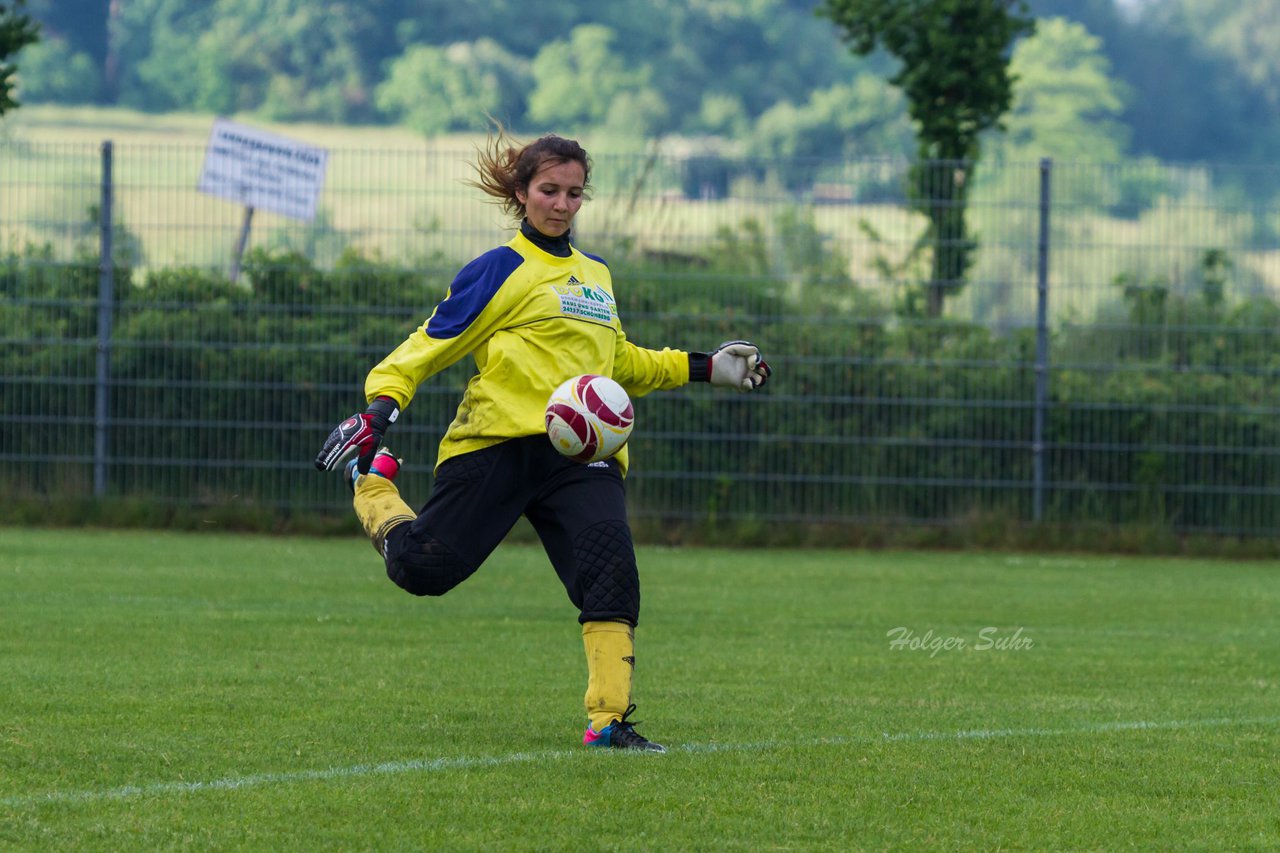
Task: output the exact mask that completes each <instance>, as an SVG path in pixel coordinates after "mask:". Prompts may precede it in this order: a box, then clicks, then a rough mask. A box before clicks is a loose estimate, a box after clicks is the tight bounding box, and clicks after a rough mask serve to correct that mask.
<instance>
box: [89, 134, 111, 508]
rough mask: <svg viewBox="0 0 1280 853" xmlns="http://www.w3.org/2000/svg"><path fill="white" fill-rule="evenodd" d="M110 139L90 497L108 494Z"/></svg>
mask: <svg viewBox="0 0 1280 853" xmlns="http://www.w3.org/2000/svg"><path fill="white" fill-rule="evenodd" d="M111 161H112V146H111V140H109V139H108V140H107V141H106V142H103V143H102V201H101V204H100V206H99V217H98V218H99V222H98V225H99V228H100V231H99V239H98V377H97V384H96V386H95V388H96V393H95V400H94V418H93V496H94V497H95V498H101V497H103V496H105V495H106V493H107V456H108V452H109V451H108V447H109V445H108V438H109V435H108V426H109V424H108V418H109V416H110V412H111V407H110V403H111V396H110V394H111V319H112V312H113V311H114V308H115V268H114V267H113V266H112V262H111V256H112V246H111V238H112V228H111V216H112V214H111V195H112V186H111V185H112V177H111Z"/></svg>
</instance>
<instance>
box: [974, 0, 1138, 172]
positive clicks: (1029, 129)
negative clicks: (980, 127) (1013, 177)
mask: <svg viewBox="0 0 1280 853" xmlns="http://www.w3.org/2000/svg"><path fill="white" fill-rule="evenodd" d="M1009 67H1010V70H1011V71H1012V73H1013V76H1014V77H1015V78H1016V80H1017V83H1016V85H1015V87H1014V102H1013V108H1012V109H1011V110H1010V112H1009V115H1008V117H1007V119H1006V120H1005V131H1006V132H1005V133H1004V135H1003V137H1002V138H1001V139H999V140H992V141H993V142H994V143H995V145H997V146H1004V147H1005V148H1006V149H1007V151H1008V150H1012V151H1017V152H1019V153H1023V154H1025V155H1029V156H1033V157H1044V156H1047V157H1053V158H1056V159H1063V160H1075V161H1090V162H1094V163H1114V162H1118V161H1119V160H1120V159H1121V158H1122V157H1123V155H1124V150H1125V146H1126V142H1127V140H1126V136H1127V130H1126V128H1125V127H1124V125H1122V124H1121V123H1120V120H1119V119H1120V116H1121V114H1122V113H1123V112H1124V108H1125V90H1124V87H1123V86H1122V85H1121V84H1120V83H1119V82H1118V81H1116V80H1115V79H1113V78H1112V77H1111V64H1110V62H1109V61H1108V60H1107V58H1106V55H1105V54H1103V52H1102V43H1101V41H1100V40H1099V39H1098V38H1097V37H1096V36H1094V35H1093V34H1091V33H1090V32H1089V31H1088V30H1086V29H1085V28H1084V27H1083V26H1082V25H1081V24H1078V23H1075V22H1073V21H1068V20H1067V19H1065V18H1049V19H1043V20H1040V21H1038V22H1037V24H1036V32H1035V35H1034V36H1032V37H1030V38H1027V39H1024V40H1022V41H1021V42H1019V43H1018V45H1017V46H1016V47H1015V48H1014V50H1013V57H1012V60H1011V61H1010V64H1009Z"/></svg>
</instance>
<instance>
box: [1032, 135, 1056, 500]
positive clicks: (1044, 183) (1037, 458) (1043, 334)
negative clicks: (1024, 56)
mask: <svg viewBox="0 0 1280 853" xmlns="http://www.w3.org/2000/svg"><path fill="white" fill-rule="evenodd" d="M1052 175H1053V160H1051V159H1050V158H1048V157H1044V158H1042V159H1041V160H1040V243H1039V258H1038V263H1037V266H1036V403H1035V424H1034V426H1033V427H1032V430H1033V435H1032V438H1031V452H1032V458H1033V463H1034V475H1033V476H1034V477H1035V484H1034V499H1033V502H1032V505H1033V520H1034V521H1035V522H1036V523H1037V524H1039V523H1040V522H1041V521H1043V520H1044V488H1045V486H1044V420H1045V408H1046V407H1047V405H1048V398H1049V322H1048V317H1049V188H1050V179H1051V178H1052Z"/></svg>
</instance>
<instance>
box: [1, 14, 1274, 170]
mask: <svg viewBox="0 0 1280 853" xmlns="http://www.w3.org/2000/svg"><path fill="white" fill-rule="evenodd" d="M6 5H8V4H6ZM819 5H823V4H819V3H818V2H815V0H755V1H754V2H740V3H725V2H716V0H685V2H656V3H645V4H630V3H625V4H624V3H590V2H586V0H548V2H544V3H540V4H538V6H537V10H536V14H533V13H531V12H530V11H529V10H528V9H527V8H526V6H525V4H522V3H519V2H517V0H483V2H473V3H458V2H456V0H339V2H333V3H327V4H323V5H321V4H314V3H305V2H301V1H300V0H115V2H112V3H106V2H102V0H28V2H27V9H28V10H29V13H30V15H31V16H32V17H33V18H34V19H35V20H36V21H38V22H39V23H40V24H41V27H42V36H41V40H40V42H39V43H38V44H33V45H29V46H27V47H26V48H25V49H23V50H22V51H21V53H20V54H19V57H18V66H19V69H20V70H19V91H20V95H21V97H22V99H23V100H24V101H26V102H27V103H42V102H57V103H95V104H115V105H121V106H127V107H132V108H136V109H140V110H144V111H156V112H163V111H170V110H184V111H204V112H210V113H218V114H231V113H241V112H246V113H253V114H257V115H259V116H261V117H262V118H264V119H270V120H280V121H293V120H310V121H325V122H337V123H400V124H405V125H408V126H410V127H413V128H416V129H417V130H419V131H420V132H422V133H424V134H427V135H434V134H438V133H445V132H450V131H460V130H475V129H479V128H480V127H482V126H483V122H484V116H485V115H486V114H490V115H494V116H496V117H498V118H500V119H502V120H503V121H504V122H506V123H507V124H508V125H509V126H511V127H513V128H516V129H538V130H540V129H545V128H548V127H555V128H560V129H570V130H578V129H582V128H592V129H601V128H603V129H610V130H614V131H618V132H620V133H625V134H627V135H631V136H634V137H637V138H643V137H655V136H663V135H696V136H716V137H720V138H722V139H727V140H733V141H735V142H737V143H740V144H743V145H746V146H748V148H749V151H750V153H753V154H758V155H760V156H768V157H792V158H794V157H804V156H813V157H838V156H866V155H877V154H901V153H904V152H910V151H911V150H912V148H913V137H912V134H913V127H912V124H911V121H910V120H909V119H908V115H907V105H906V104H905V102H904V99H903V97H902V94H901V92H900V91H899V89H897V88H896V87H894V86H891V85H889V84H888V83H887V82H886V81H887V80H889V79H890V78H892V77H893V76H894V75H895V73H897V72H898V71H899V70H900V66H899V65H898V60H897V59H895V58H894V56H892V55H891V54H890V52H888V51H886V50H883V49H878V50H874V51H870V52H869V53H868V54H867V55H865V56H859V55H855V54H854V53H853V52H852V51H850V50H849V45H848V44H846V43H845V42H844V40H843V39H842V37H841V36H842V34H841V33H840V32H839V30H838V28H837V26H835V25H834V24H833V22H832V21H831V20H828V19H824V18H822V17H820V16H819V15H818V14H815V12H817V11H818V7H819ZM825 5H831V4H825ZM834 5H848V4H834ZM855 5H861V6H867V7H869V8H875V7H876V6H880V7H884V8H885V9H894V8H898V9H903V8H906V9H914V8H915V7H917V6H926V5H928V4H925V3H923V2H918V0H912V2H909V3H907V2H897V0H895V2H892V3H890V2H883V3H881V2H877V0H871V2H864V3H860V4H855ZM994 5H1004V4H994ZM1026 5H1027V6H1028V7H1029V11H1030V13H1031V15H1032V16H1033V17H1035V18H1038V19H1040V20H1041V21H1042V22H1043V21H1045V20H1048V19H1052V20H1054V21H1056V22H1057V23H1055V24H1053V26H1051V27H1046V26H1038V27H1036V28H1035V30H1034V31H1030V30H1028V31H1027V32H1026V33H1024V34H1023V35H1022V38H1021V40H1020V42H1019V43H1018V45H1017V46H1015V48H1014V52H1015V59H1016V53H1018V52H1021V53H1023V54H1024V56H1023V57H1022V59H1021V62H1022V63H1023V64H1024V65H1028V66H1030V67H1028V68H1026V69H1024V72H1025V73H1022V74H1021V75H1020V77H1019V83H1018V85H1017V86H1016V88H1015V92H1014V99H1013V107H1014V109H1015V111H1016V110H1019V109H1021V110H1022V112H1023V114H1024V116H1025V117H1027V118H1028V119H1030V118H1031V117H1034V118H1035V121H1037V122H1039V123H1040V125H1041V127H1040V128H1038V129H1037V128H1032V129H1026V128H1022V129H1021V130H1022V132H1021V136H1020V137H1018V138H1019V139H1022V140H1024V141H1028V142H1030V141H1034V142H1038V143H1040V144H1041V145H1044V144H1045V143H1046V142H1055V143H1056V145H1057V146H1058V147H1059V148H1062V149H1065V152H1064V153H1070V155H1072V156H1075V157H1079V158H1087V159H1092V160H1103V159H1112V158H1116V157H1121V156H1144V155H1145V156H1153V157H1157V158H1161V159H1166V160H1179V161H1185V160H1207V161H1219V162H1221V161H1232V162H1247V161H1258V162H1262V161H1264V160H1265V159H1266V158H1267V157H1268V156H1269V152H1270V151H1273V150H1274V149H1275V146H1276V143H1277V141H1280V111H1278V110H1277V109H1276V106H1277V104H1278V102H1280V95H1277V92H1280V85H1278V84H1280V56H1278V55H1277V54H1276V53H1275V51H1273V50H1270V49H1266V46H1267V45H1271V44H1275V43H1276V41H1277V38H1280V22H1278V19H1276V16H1275V15H1274V14H1272V12H1271V8H1272V3H1271V0H1149V2H1146V3H1140V4H1132V3H1119V2H1117V0H1027V4H1026ZM1055 61H1056V62H1058V63H1063V62H1070V63H1071V64H1070V65H1062V64H1059V65H1054V64H1052V63H1053V62H1055ZM1046 62H1047V63H1050V64H1048V65H1046V64H1045V63H1046ZM1035 153H1037V154H1041V153H1045V154H1053V153H1054V152H1052V151H1041V152H1035Z"/></svg>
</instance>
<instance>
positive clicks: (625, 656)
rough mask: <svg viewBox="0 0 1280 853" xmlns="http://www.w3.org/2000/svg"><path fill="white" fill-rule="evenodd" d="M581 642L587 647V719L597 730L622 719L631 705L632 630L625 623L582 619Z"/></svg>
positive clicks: (633, 653) (633, 637) (633, 649)
mask: <svg viewBox="0 0 1280 853" xmlns="http://www.w3.org/2000/svg"><path fill="white" fill-rule="evenodd" d="M582 644H583V645H584V646H585V647H586V650H587V695H586V706H587V719H588V720H590V721H591V730H592V731H597V732H598V731H600V730H601V729H603V728H604V727H605V726H607V725H609V724H610V723H612V722H613V721H614V720H617V719H621V717H622V715H623V713H625V712H626V710H627V706H628V705H630V704H631V672H632V670H633V669H634V668H635V665H636V658H635V631H634V629H633V628H632V627H631V626H630V625H628V624H627V623H625V622H584V623H583V624H582Z"/></svg>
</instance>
